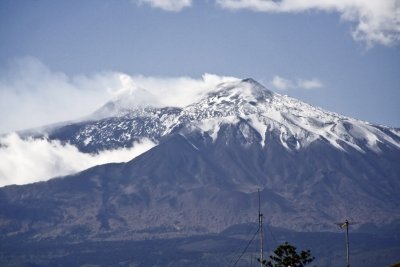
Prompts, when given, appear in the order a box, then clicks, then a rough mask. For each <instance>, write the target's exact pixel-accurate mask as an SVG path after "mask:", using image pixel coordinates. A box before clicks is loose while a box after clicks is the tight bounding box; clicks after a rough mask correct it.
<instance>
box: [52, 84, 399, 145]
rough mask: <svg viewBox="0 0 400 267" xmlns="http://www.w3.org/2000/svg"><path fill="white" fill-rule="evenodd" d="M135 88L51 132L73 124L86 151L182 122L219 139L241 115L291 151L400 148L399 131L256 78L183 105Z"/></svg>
mask: <svg viewBox="0 0 400 267" xmlns="http://www.w3.org/2000/svg"><path fill="white" fill-rule="evenodd" d="M135 92H136V93H135V94H132V92H131V91H130V92H129V94H128V95H122V96H121V97H120V98H117V99H114V100H113V101H110V102H108V103H107V104H106V105H104V106H103V107H102V108H101V109H99V110H98V111H96V112H95V113H94V114H93V116H92V117H91V120H89V121H86V122H82V123H80V124H77V125H75V126H74V127H72V128H73V129H72V128H71V126H66V127H65V128H63V129H57V130H56V131H54V132H53V133H51V134H50V135H51V136H52V138H55V139H59V136H60V135H61V136H62V134H61V132H62V131H71V129H72V132H71V134H72V135H71V136H72V138H71V136H69V137H68V138H70V139H69V140H67V141H70V142H71V143H74V144H77V145H78V147H79V148H80V149H82V150H84V151H85V150H86V149H88V148H90V149H89V150H93V149H94V150H96V149H97V150H102V149H109V148H115V147H119V146H127V145H129V144H132V142H133V141H137V140H139V139H140V138H143V137H145V138H149V139H151V140H153V141H154V142H158V141H159V140H160V138H162V137H163V136H166V135H168V134H170V133H171V132H173V131H175V130H177V129H180V128H182V127H185V128H194V129H200V130H201V131H202V132H203V133H207V134H209V135H210V136H211V137H212V138H213V139H214V140H215V138H216V137H217V135H218V131H219V128H220V127H221V125H224V124H236V123H237V122H238V121H239V119H243V120H246V121H247V122H248V123H249V124H250V125H251V127H252V128H254V129H255V130H257V132H258V133H259V134H260V136H261V137H262V140H261V145H262V146H265V145H268V141H267V140H265V138H266V136H267V135H268V134H269V133H271V132H275V133H278V134H279V137H280V142H281V144H282V146H284V147H285V148H286V149H287V150H299V149H302V148H305V147H307V146H309V145H310V144H311V143H313V142H314V141H316V140H323V141H325V142H328V143H329V144H330V145H331V146H333V147H335V148H336V149H340V150H343V151H346V150H348V149H349V148H352V149H355V150H357V151H359V152H361V153H365V152H366V151H367V150H371V151H374V152H377V153H379V152H380V151H381V149H380V146H381V145H384V146H390V147H394V148H396V149H399V148H400V132H399V130H396V129H393V128H389V127H385V126H376V125H373V124H370V123H368V122H363V121H360V120H356V119H352V118H349V117H345V116H342V115H339V114H336V113H333V112H329V111H326V110H324V109H321V108H318V107H314V106H311V105H309V104H306V103H304V102H302V101H299V100H296V99H294V98H291V97H288V96H284V95H280V94H277V93H274V92H271V91H269V90H268V89H266V88H265V87H264V86H262V85H261V84H259V83H258V82H256V81H254V80H253V79H244V80H238V81H229V82H225V83H222V84H220V85H218V86H217V87H215V88H210V90H209V92H208V93H207V94H205V95H204V97H203V98H201V100H199V101H197V102H195V103H192V104H190V105H188V106H186V107H183V108H180V107H159V106H157V104H155V102H154V101H153V98H152V97H151V94H150V93H148V92H146V91H145V90H144V89H140V90H136V91H135ZM146 99H147V100H148V101H147V100H146ZM148 103H150V104H148ZM243 134H246V133H243Z"/></svg>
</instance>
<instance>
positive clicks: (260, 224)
mask: <svg viewBox="0 0 400 267" xmlns="http://www.w3.org/2000/svg"><path fill="white" fill-rule="evenodd" d="M258 227H259V228H258V229H259V231H260V266H261V267H263V261H264V232H263V214H262V213H261V197H260V189H258Z"/></svg>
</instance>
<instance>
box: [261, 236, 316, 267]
mask: <svg viewBox="0 0 400 267" xmlns="http://www.w3.org/2000/svg"><path fill="white" fill-rule="evenodd" d="M269 258H270V259H271V260H270V261H266V260H263V265H264V266H267V267H303V266H304V265H307V264H309V263H311V262H312V261H313V260H314V259H315V258H314V257H312V256H311V252H310V250H305V251H304V250H303V251H301V252H300V254H298V253H297V252H296V247H294V246H292V245H290V244H289V243H288V242H285V243H284V244H282V245H280V246H278V247H277V248H276V249H275V250H274V254H273V255H271V256H269ZM259 261H260V260H259Z"/></svg>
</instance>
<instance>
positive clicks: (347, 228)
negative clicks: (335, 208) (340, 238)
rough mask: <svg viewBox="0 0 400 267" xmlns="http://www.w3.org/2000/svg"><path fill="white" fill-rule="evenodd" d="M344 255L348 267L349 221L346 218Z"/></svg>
mask: <svg viewBox="0 0 400 267" xmlns="http://www.w3.org/2000/svg"><path fill="white" fill-rule="evenodd" d="M345 224H346V256H347V267H350V259H349V257H350V255H349V221H348V220H346V222H345Z"/></svg>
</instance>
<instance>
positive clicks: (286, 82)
mask: <svg viewBox="0 0 400 267" xmlns="http://www.w3.org/2000/svg"><path fill="white" fill-rule="evenodd" d="M270 83H271V84H272V86H273V87H275V88H276V89H279V90H288V89H293V88H301V89H316V88H322V87H324V85H323V84H322V82H321V81H320V80H318V79H316V78H313V79H310V80H305V79H298V80H297V81H296V82H294V81H292V80H290V79H285V78H283V77H281V76H278V75H275V76H274V77H273V78H272V80H271V82H270Z"/></svg>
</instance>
